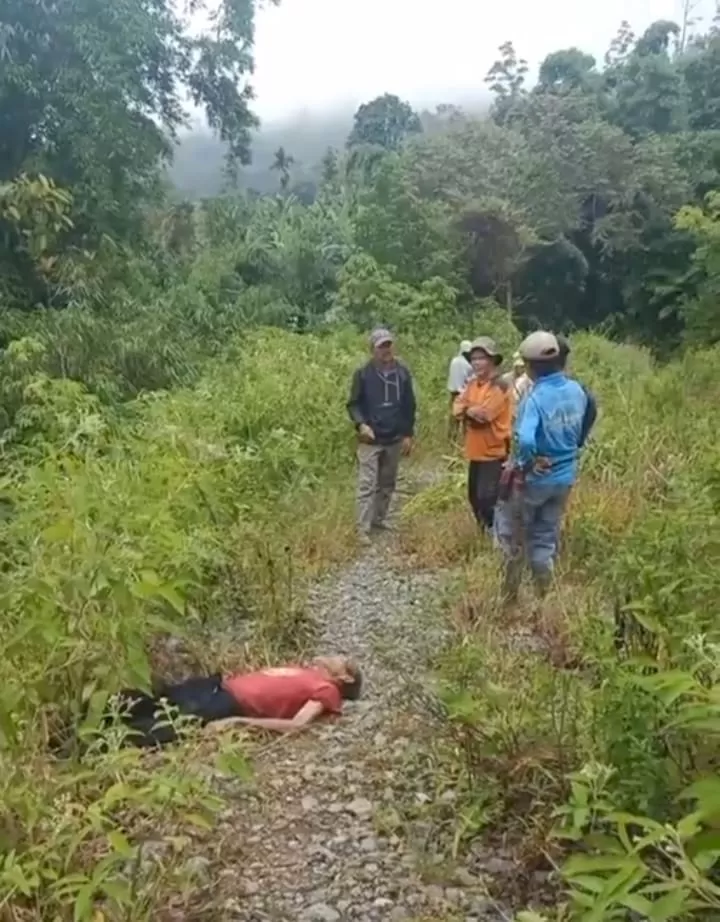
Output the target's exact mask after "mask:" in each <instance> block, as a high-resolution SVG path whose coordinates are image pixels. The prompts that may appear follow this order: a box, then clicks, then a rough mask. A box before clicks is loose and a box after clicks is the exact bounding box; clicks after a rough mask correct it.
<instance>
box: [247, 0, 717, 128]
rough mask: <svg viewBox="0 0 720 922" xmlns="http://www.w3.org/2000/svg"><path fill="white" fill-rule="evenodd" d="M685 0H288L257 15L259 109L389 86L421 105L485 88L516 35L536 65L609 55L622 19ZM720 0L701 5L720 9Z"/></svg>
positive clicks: (265, 111)
mask: <svg viewBox="0 0 720 922" xmlns="http://www.w3.org/2000/svg"><path fill="white" fill-rule="evenodd" d="M681 4H682V0H598V2H596V0H442V2H439V3H438V2H437V0H435V2H431V0H282V2H281V5H280V6H279V7H271V8H269V9H266V10H263V11H261V12H260V13H259V15H258V20H257V33H256V56H255V60H256V72H255V77H254V85H255V90H256V93H257V100H256V103H255V110H256V111H257V113H258V114H259V115H260V117H261V118H262V119H263V120H270V121H274V120H275V119H277V118H282V117H283V116H286V115H291V114H293V113H297V112H298V111H300V110H310V111H319V112H322V111H327V110H328V109H334V108H337V107H339V106H343V107H345V106H347V105H348V104H349V105H352V106H353V107H354V106H356V105H357V104H358V103H359V102H364V101H366V100H368V99H371V98H372V97H374V96H377V95H379V94H380V93H384V92H391V93H397V94H398V95H399V96H401V97H403V98H406V99H409V100H410V101H411V102H413V103H416V104H417V103H423V102H426V103H435V102H438V101H443V100H447V101H449V102H452V101H455V100H460V99H462V98H463V97H467V96H468V95H477V94H478V93H479V92H480V91H481V90H482V88H483V77H484V76H485V73H486V72H487V70H488V68H489V67H490V65H491V64H492V62H493V61H494V60H495V58H496V57H497V54H496V50H497V47H498V45H500V44H501V43H502V42H503V41H505V40H506V39H512V40H513V42H514V43H515V47H516V49H517V50H518V53H519V54H521V55H523V56H524V57H526V58H527V59H528V61H529V62H530V64H531V66H533V65H535V66H536V65H537V64H538V63H539V61H540V60H542V58H543V57H544V56H545V55H546V54H547V53H548V52H549V51H554V50H557V49H559V48H563V47H569V46H571V45H577V46H578V47H580V48H582V49H583V50H587V51H590V52H591V53H592V54H595V55H596V56H597V57H598V58H599V59H601V58H602V55H603V54H604V52H605V50H606V49H607V46H608V44H609V42H610V40H611V38H612V36H613V35H614V34H615V32H616V31H617V28H618V26H619V24H620V22H621V21H622V20H623V19H627V20H628V21H629V22H630V24H631V26H632V27H633V29H634V30H635V31H636V32H640V31H642V30H643V29H644V28H645V27H646V26H647V25H648V24H649V23H650V22H652V21H653V20H655V19H675V20H678V19H679V16H680V9H681ZM713 7H714V2H713V0H697V6H696V12H702V13H703V14H705V15H709V14H711V13H712V9H713Z"/></svg>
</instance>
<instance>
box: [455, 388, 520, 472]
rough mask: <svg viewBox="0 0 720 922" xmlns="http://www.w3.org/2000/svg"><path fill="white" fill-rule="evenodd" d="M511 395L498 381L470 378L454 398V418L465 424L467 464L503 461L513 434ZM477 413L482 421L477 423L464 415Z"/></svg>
mask: <svg viewBox="0 0 720 922" xmlns="http://www.w3.org/2000/svg"><path fill="white" fill-rule="evenodd" d="M512 404H513V401H512V394H511V390H510V388H509V387H508V386H507V384H505V382H503V381H501V380H500V378H492V379H491V380H490V381H478V380H477V379H476V378H472V379H471V380H470V381H469V382H468V384H467V386H466V388H465V390H464V391H463V392H462V393H461V394H460V395H459V396H458V397H456V398H455V402H454V403H453V415H454V416H455V417H456V419H461V420H463V421H464V422H465V457H466V458H467V460H468V461H497V460H498V459H501V458H506V457H507V456H508V453H509V448H510V438H511V435H512ZM471 407H472V408H473V409H477V410H480V411H481V412H482V413H483V415H484V417H485V422H483V423H476V422H475V421H474V420H472V419H470V418H468V417H467V416H466V415H465V413H466V411H467V410H468V409H470V408H471Z"/></svg>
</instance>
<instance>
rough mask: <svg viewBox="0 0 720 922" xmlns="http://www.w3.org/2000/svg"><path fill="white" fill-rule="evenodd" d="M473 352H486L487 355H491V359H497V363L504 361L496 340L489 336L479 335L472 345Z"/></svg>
mask: <svg viewBox="0 0 720 922" xmlns="http://www.w3.org/2000/svg"><path fill="white" fill-rule="evenodd" d="M473 352H484V353H485V355H489V356H490V358H491V359H495V364H496V365H499V364H500V363H501V362H502V358H503V357H502V353H501V352H500V350H499V349H498V347H497V344H496V343H495V340H494V339H491V338H490V337H489V336H478V338H477V339H475V340H473V342H472V345H471V346H470V353H471V354H472V353H473Z"/></svg>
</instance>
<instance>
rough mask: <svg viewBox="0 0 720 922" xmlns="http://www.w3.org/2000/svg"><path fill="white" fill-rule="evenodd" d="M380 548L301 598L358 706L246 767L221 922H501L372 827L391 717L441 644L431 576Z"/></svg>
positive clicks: (435, 579)
mask: <svg viewBox="0 0 720 922" xmlns="http://www.w3.org/2000/svg"><path fill="white" fill-rule="evenodd" d="M391 541H392V537H389V538H384V539H382V541H380V542H379V543H378V544H377V545H376V546H375V547H373V548H370V549H369V550H367V551H365V552H364V553H363V555H362V556H361V557H360V558H358V559H357V560H356V561H354V562H353V563H351V564H350V565H349V566H347V568H346V569H344V570H343V571H342V572H340V573H336V574H334V575H333V576H332V577H331V578H329V579H328V580H327V581H325V582H324V583H322V584H320V585H318V586H316V587H315V589H314V591H313V593H312V596H311V600H310V607H311V610H312V611H313V612H314V616H315V617H316V619H317V621H318V627H319V629H320V641H319V645H318V653H348V654H350V655H352V656H354V657H355V658H356V659H357V660H358V661H359V662H360V664H361V667H362V669H363V674H364V677H365V689H364V693H363V696H362V699H361V700H360V701H358V702H354V703H349V704H348V705H347V706H346V713H345V714H344V715H343V717H342V719H341V720H339V721H337V722H334V723H330V724H325V725H320V726H318V727H317V728H314V729H312V730H310V731H308V732H307V733H306V734H303V735H301V736H298V737H295V738H292V739H289V738H283V739H280V740H276V741H274V742H273V743H272V744H271V745H270V747H268V749H267V750H266V752H265V754H264V756H263V757H262V758H261V761H260V763H259V764H258V765H257V766H256V775H257V783H258V792H257V794H256V796H255V797H254V798H253V799H252V800H251V801H250V803H249V804H248V803H247V801H245V803H246V805H247V809H246V810H245V815H244V816H243V818H242V823H241V826H242V828H241V829H236V838H237V839H238V840H239V846H238V859H239V864H238V865H237V866H235V867H234V868H230V867H227V866H226V870H225V871H223V872H222V874H221V878H220V880H219V881H217V887H218V891H217V892H216V894H215V896H216V898H218V902H217V903H216V905H219V906H221V907H222V915H221V916H220V918H222V919H226V920H245V922H295V920H297V922H345V920H354V919H358V920H364V922H402V920H407V922H411V920H412V922H421V920H422V922H425V920H431V919H433V920H448V922H450V920H453V922H455V920H458V922H480V920H482V922H490V920H503V919H507V918H508V917H507V916H506V915H504V914H502V913H500V912H499V910H498V909H496V908H495V906H494V904H493V903H492V902H491V901H489V900H488V899H487V897H486V895H485V893H484V891H483V887H482V886H481V884H480V881H479V880H476V879H475V878H473V877H472V876H471V875H470V874H469V873H467V871H465V872H464V873H461V872H460V871H458V872H457V875H458V878H457V879H455V880H451V881H450V882H447V881H445V880H444V881H443V883H442V885H439V884H437V883H434V884H433V883H426V882H424V881H423V879H422V878H421V875H420V873H419V871H418V863H417V860H416V857H415V856H414V855H413V854H412V853H411V851H410V848H409V845H408V844H407V842H406V841H405V840H404V838H401V837H400V836H398V835H395V834H394V833H392V832H388V830H387V828H384V827H383V824H382V823H381V822H380V821H379V818H380V817H381V816H382V815H383V812H384V811H387V810H390V809H392V803H393V798H394V795H393V790H392V789H393V785H395V784H396V783H397V782H398V780H401V781H402V780H403V779H402V778H399V777H398V776H399V773H400V772H402V771H403V766H404V759H405V756H406V753H407V748H408V745H409V739H408V738H406V737H403V736H402V731H403V723H402V716H403V714H405V713H409V712H410V711H411V710H412V703H413V700H416V699H414V698H413V695H414V694H415V691H414V684H413V683H414V682H418V680H419V679H421V676H422V664H423V662H424V660H425V659H426V656H427V654H428V652H429V651H430V650H432V649H433V647H436V646H437V644H438V643H440V642H441V640H442V637H441V633H442V628H441V627H440V625H439V623H438V619H437V618H435V619H434V620H433V618H432V614H431V612H432V606H430V605H429V604H428V603H429V602H430V600H431V598H432V596H433V595H437V593H438V591H439V589H440V579H441V577H440V576H439V575H437V574H428V573H411V574H407V573H398V572H396V571H395V570H393V568H392V567H391V565H390V563H389V561H388V557H389V554H388V550H389V548H388V542H391ZM405 726H407V724H406V725H405ZM230 816H232V814H230ZM230 816H229V817H228V819H230ZM233 822H237V819H235V820H233ZM240 844H241V846H242V849H240ZM241 855H242V858H241V857H240V856H241ZM230 894H232V895H230ZM213 918H218V917H217V916H213Z"/></svg>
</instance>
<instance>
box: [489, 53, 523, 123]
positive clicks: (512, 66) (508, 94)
mask: <svg viewBox="0 0 720 922" xmlns="http://www.w3.org/2000/svg"><path fill="white" fill-rule="evenodd" d="M499 51H500V58H499V59H498V60H497V61H495V63H494V64H493V65H492V67H491V68H490V70H489V71H488V72H487V74H486V76H485V83H486V84H487V86H488V87H489V89H490V92H491V93H494V95H495V103H494V106H493V118H494V120H495V121H496V122H497V123H498V125H504V124H505V123H506V122H507V121H508V119H509V118H510V117H511V116H512V114H513V113H514V112H515V110H516V109H517V107H518V104H519V103H520V102H521V100H522V99H523V98H524V96H525V76H526V74H527V71H528V64H527V61H526V60H525V59H524V58H518V56H517V52H516V51H515V46H514V45H513V43H512V42H505V44H503V45H501V46H500V48H499Z"/></svg>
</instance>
